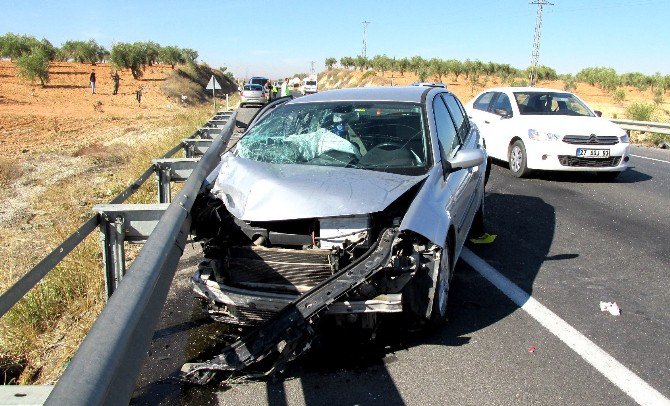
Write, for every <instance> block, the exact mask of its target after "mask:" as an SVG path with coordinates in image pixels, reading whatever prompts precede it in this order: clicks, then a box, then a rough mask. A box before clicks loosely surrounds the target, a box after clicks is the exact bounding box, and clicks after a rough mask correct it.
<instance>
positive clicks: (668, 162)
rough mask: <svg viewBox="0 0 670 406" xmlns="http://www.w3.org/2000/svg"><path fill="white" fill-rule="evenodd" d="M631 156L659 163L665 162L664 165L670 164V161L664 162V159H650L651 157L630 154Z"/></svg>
mask: <svg viewBox="0 0 670 406" xmlns="http://www.w3.org/2000/svg"><path fill="white" fill-rule="evenodd" d="M630 156H634V157H635V158H642V159H648V160H650V161H658V162H664V163H666V164H670V161H664V160H662V159H656V158H649V157H647V156H642V155H633V154H630Z"/></svg>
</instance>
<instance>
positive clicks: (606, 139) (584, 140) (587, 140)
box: [563, 134, 619, 145]
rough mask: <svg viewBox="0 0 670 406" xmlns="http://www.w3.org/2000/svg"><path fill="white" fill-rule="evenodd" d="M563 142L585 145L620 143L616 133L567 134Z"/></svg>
mask: <svg viewBox="0 0 670 406" xmlns="http://www.w3.org/2000/svg"><path fill="white" fill-rule="evenodd" d="M563 142H566V143H568V144H583V145H614V144H618V143H619V137H617V136H615V135H599V136H596V135H593V134H591V135H566V136H564V137H563Z"/></svg>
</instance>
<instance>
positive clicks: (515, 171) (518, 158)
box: [509, 140, 530, 178]
mask: <svg viewBox="0 0 670 406" xmlns="http://www.w3.org/2000/svg"><path fill="white" fill-rule="evenodd" d="M509 169H510V171H512V175H514V176H516V177H517V178H523V177H526V176H528V174H529V173H530V170H529V169H528V166H527V156H526V147H525V146H524V145H523V142H522V141H521V140H517V141H515V142H514V144H512V148H510V150H509Z"/></svg>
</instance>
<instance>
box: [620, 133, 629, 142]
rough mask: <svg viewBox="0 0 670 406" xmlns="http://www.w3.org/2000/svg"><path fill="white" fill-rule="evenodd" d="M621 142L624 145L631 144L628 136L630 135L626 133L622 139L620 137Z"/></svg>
mask: <svg viewBox="0 0 670 406" xmlns="http://www.w3.org/2000/svg"><path fill="white" fill-rule="evenodd" d="M619 140H620V141H621V142H623V143H624V144H627V143H629V142H630V137H629V136H628V133H626V134H625V135H622V136H621V137H619Z"/></svg>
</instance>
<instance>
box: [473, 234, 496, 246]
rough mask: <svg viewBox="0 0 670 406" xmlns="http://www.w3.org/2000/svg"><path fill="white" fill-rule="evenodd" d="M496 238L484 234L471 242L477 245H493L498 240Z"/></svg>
mask: <svg viewBox="0 0 670 406" xmlns="http://www.w3.org/2000/svg"><path fill="white" fill-rule="evenodd" d="M496 237H497V235H496V234H489V233H484V234H482V235H481V236H479V237H477V238H470V241H471V242H473V243H475V244H491V243H492V242H493V241H495V240H496Z"/></svg>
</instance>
